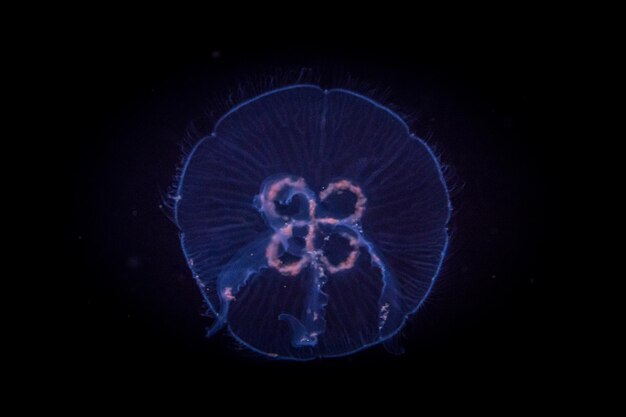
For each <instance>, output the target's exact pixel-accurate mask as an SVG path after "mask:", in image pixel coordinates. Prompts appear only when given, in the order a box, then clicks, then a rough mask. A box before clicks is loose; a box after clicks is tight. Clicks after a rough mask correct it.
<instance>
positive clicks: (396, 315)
mask: <svg viewBox="0 0 626 417" xmlns="http://www.w3.org/2000/svg"><path fill="white" fill-rule="evenodd" d="M450 211H451V209H450V201H449V196H448V191H447V188H446V184H445V181H444V179H443V175H442V172H441V167H440V165H439V163H438V161H437V159H436V158H435V156H434V155H433V153H432V152H431V150H430V149H429V148H428V146H427V145H426V144H425V143H424V142H423V141H422V140H420V139H419V138H417V137H416V136H414V135H413V134H411V133H410V132H409V129H408V127H407V125H406V124H405V123H404V121H403V120H402V119H401V118H400V117H399V116H397V115H396V114H395V113H393V112H392V111H391V110H389V109H387V108H386V107H384V106H382V105H380V104H378V103H376V102H374V101H372V100H371V99H369V98H367V97H364V96H362V95H359V94H356V93H354V92H351V91H347V90H339V89H336V90H322V89H321V88H319V87H317V86H313V85H295V86H291V87H286V88H281V89H277V90H273V91H270V92H268V93H266V94H263V95H261V96H258V97H256V98H253V99H251V100H249V101H246V102H245V103H243V104H241V105H239V106H237V107H235V108H234V109H232V110H231V111H230V112H228V113H227V114H226V115H225V116H223V117H222V118H221V119H220V120H219V121H218V122H217V123H216V125H215V128H214V131H213V133H212V134H211V135H210V136H207V137H205V138H203V139H202V140H201V141H200V142H198V144H197V145H196V146H195V147H194V149H193V150H192V152H191V153H190V154H189V155H188V157H187V159H186V162H185V165H184V168H183V171H182V174H181V177H180V182H179V185H178V189H177V192H176V195H175V218H176V222H177V224H178V226H179V228H180V236H181V241H182V247H183V250H184V253H185V256H186V257H187V260H188V263H189V266H190V268H191V270H192V272H193V276H194V278H195V279H196V281H197V282H198V285H199V286H200V289H201V291H202V294H203V296H204V298H205V299H206V301H207V304H208V305H209V307H210V308H211V310H212V312H213V314H214V315H215V318H216V320H215V322H214V324H213V327H212V328H211V329H209V335H213V334H215V333H216V332H219V331H220V330H222V329H227V330H228V331H229V332H230V333H231V334H232V335H233V336H234V337H235V338H236V339H237V340H238V341H240V342H241V343H242V344H243V345H245V346H246V347H248V348H250V349H252V350H254V351H256V352H259V353H262V354H264V355H267V356H269V357H274V358H282V359H293V360H307V359H312V358H315V357H329V356H342V355H347V354H350V353H353V352H356V351H358V350H361V349H363V348H365V347H368V346H372V345H375V344H378V343H381V342H383V341H385V340H387V339H389V338H391V337H392V336H394V335H395V334H396V333H397V332H398V331H400V329H401V328H402V327H403V325H404V323H405V322H406V320H407V317H408V316H410V315H411V314H413V313H415V312H416V311H417V309H418V308H419V307H420V305H421V304H422V303H423V302H424V300H425V299H426V297H427V296H428V294H429V292H430V290H431V288H432V286H433V283H434V281H435V279H436V278H437V275H438V273H439V270H440V267H441V264H442V261H443V258H444V255H445V252H446V247H447V242H448V234H447V222H448V220H449V217H450Z"/></svg>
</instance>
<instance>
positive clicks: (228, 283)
mask: <svg viewBox="0 0 626 417" xmlns="http://www.w3.org/2000/svg"><path fill="white" fill-rule="evenodd" d="M270 239H271V238H270V236H269V235H268V234H265V235H264V236H263V237H261V238H259V239H257V240H255V241H254V242H251V243H249V244H248V245H246V246H244V247H243V248H242V249H241V250H240V251H239V252H237V254H236V255H235V256H233V258H232V260H231V261H230V262H229V263H228V264H227V267H226V268H224V269H223V270H222V272H221V273H220V274H219V275H218V277H217V289H218V295H219V302H220V305H219V311H218V313H217V320H216V321H215V322H214V323H213V325H212V326H211V327H210V328H209V329H208V331H207V335H208V336H211V335H214V334H215V333H217V332H218V331H219V330H220V329H221V328H222V327H224V325H225V324H226V323H227V322H228V310H229V307H230V304H231V303H232V302H234V301H236V299H237V297H236V296H237V293H238V292H239V291H240V290H241V289H242V288H243V287H244V286H245V285H246V283H247V282H248V280H250V279H251V277H252V276H254V275H255V274H258V273H259V271H261V269H262V268H267V257H266V253H265V252H266V248H267V246H268V244H269V242H270Z"/></svg>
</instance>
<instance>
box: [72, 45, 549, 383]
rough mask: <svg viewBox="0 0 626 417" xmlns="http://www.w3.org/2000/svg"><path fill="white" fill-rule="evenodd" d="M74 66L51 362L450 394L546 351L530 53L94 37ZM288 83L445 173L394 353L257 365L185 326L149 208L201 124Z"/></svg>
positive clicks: (154, 210) (539, 95)
mask: <svg viewBox="0 0 626 417" xmlns="http://www.w3.org/2000/svg"><path fill="white" fill-rule="evenodd" d="M74 62H75V64H74V65H72V68H71V69H69V70H68V73H67V74H66V76H67V79H68V80H69V81H68V83H69V84H68V85H67V86H66V87H67V88H68V90H71V91H72V93H73V95H72V97H75V100H74V101H73V103H72V104H71V106H70V107H69V108H68V112H69V113H71V116H72V120H74V121H75V122H74V126H73V130H72V131H71V132H68V137H71V139H72V140H71V145H68V146H67V147H66V149H64V157H65V158H66V159H64V160H63V163H62V164H61V166H62V168H61V171H62V172H63V174H64V175H66V178H65V185H66V189H68V190H69V192H70V196H69V200H68V201H69V209H68V210H67V211H65V213H64V217H63V219H64V220H65V221H66V222H67V227H65V228H64V230H65V233H66V239H67V242H68V243H69V245H70V251H69V253H68V254H67V255H66V256H68V258H69V259H70V260H71V262H70V266H69V270H68V274H67V277H68V282H71V287H72V289H71V292H70V293H69V302H68V304H67V306H66V307H68V310H69V311H71V314H68V315H67V316H65V318H64V321H65V322H66V324H68V325H69V329H70V331H71V339H70V340H71V342H72V343H71V344H70V345H69V347H68V348H67V349H66V353H67V354H68V355H69V357H70V358H71V359H72V360H73V361H74V362H76V363H77V364H78V368H79V369H80V370H81V372H84V373H85V374H86V375H92V376H94V375H100V374H102V373H108V372H116V373H117V374H118V375H121V376H126V377H129V378H132V377H139V376H140V375H141V376H142V377H145V376H146V375H164V374H170V373H174V374H176V375H178V376H179V377H180V378H188V379H193V378H205V377H208V376H209V375H212V374H214V373H218V374H219V375H239V376H240V377H245V378H252V379H254V378H258V379H259V380H266V379H268V378H270V379H271V378H276V379H281V378H283V377H285V376H288V377H306V378H308V377H310V376H316V377H322V378H328V379H329V380H339V381H341V380H343V378H346V377H349V376H354V375H358V376H359V378H361V376H362V377H363V378H366V381H367V380H369V378H373V379H374V380H376V379H378V380H380V381H389V380H393V378H395V376H397V375H401V374H402V375H406V374H413V375H416V377H417V376H419V378H424V379H425V380H431V381H434V380H435V378H441V380H442V381H447V382H453V381H459V378H462V379H463V380H471V379H472V378H473V376H472V375H482V376H485V375H490V376H493V377H496V378H498V380H501V379H502V378H506V379H514V378H516V377H517V376H518V375H521V374H523V375H533V374H534V375H535V376H537V375H541V374H542V373H543V372H544V371H545V370H546V367H549V366H548V365H546V364H549V363H550V362H551V361H552V360H553V358H554V356H555V355H557V353H558V352H557V348H556V344H555V342H556V341H557V339H558V335H557V333H558V330H557V329H556V328H555V323H554V318H553V312H554V311H553V310H554V309H555V307H552V306H553V305H554V303H553V298H552V294H551V291H550V288H551V287H552V286H553V283H552V279H553V268H552V267H551V265H550V262H551V257H550V250H551V248H552V240H553V239H554V236H553V233H552V232H551V228H549V227H548V222H549V220H550V218H551V214H550V213H551V205H550V203H549V201H548V197H549V196H550V193H549V191H550V190H551V188H552V186H553V180H552V177H551V175H550V172H549V169H548V162H549V158H550V155H551V153H552V151H553V149H554V148H556V146H557V144H556V143H554V142H553V141H552V142H551V141H547V140H546V138H545V137H544V135H543V133H542V132H543V130H542V126H541V125H540V120H542V119H541V116H540V114H539V113H540V112H539V109H540V108H541V107H542V105H543V92H544V90H543V89H544V88H545V85H546V83H547V82H548V80H547V79H546V77H547V75H545V74H544V72H543V71H544V69H543V68H542V66H541V65H540V63H539V62H538V61H537V60H534V59H533V57H532V56H529V55H528V54H526V55H516V54H510V56H508V57H506V58H504V57H502V56H499V57H497V58H494V57H491V59H483V58H482V57H477V56H470V55H468V56H459V57H457V59H453V60H451V61H450V63H448V64H435V63H432V62H429V60H428V59H426V58H424V57H423V56H422V55H421V53H420V50H419V49H418V48H417V47H415V48H412V47H398V48H396V49H389V48H388V47H386V48H382V47H380V48H379V47H377V46H375V45H368V46H367V47H365V46H359V47H355V46H354V45H352V46H351V45H342V46H341V47H326V46H321V45H311V44H307V45H288V46H286V45H282V46H279V47H269V46H268V47H264V48H249V49H246V48H241V47H236V46H232V45H226V44H219V43H215V44H211V43H210V42H209V43H207V44H204V45H202V47H200V48H196V49H193V50H189V49H181V48H179V47H177V46H165V45H146V44H143V43H142V44H134V43H128V44H119V43H116V44H112V45H109V44H107V43H106V42H103V43H101V44H97V45H92V47H91V48H90V49H89V51H87V52H84V53H82V55H80V57H79V59H76V60H75V61H74ZM298 80H300V81H312V82H318V83H320V84H322V86H324V87H328V88H332V87H346V88H351V89H355V90H357V91H359V92H361V93H365V94H367V95H371V96H372V97H374V98H375V99H378V100H379V101H381V102H383V103H384V104H387V105H390V106H392V108H394V109H396V110H398V111H399V112H400V113H402V114H403V115H405V116H406V117H407V119H408V120H409V122H410V125H411V127H412V129H413V131H414V132H415V133H416V134H418V135H419V136H421V137H424V138H426V139H427V141H428V143H429V144H430V145H431V146H432V147H433V148H434V149H435V150H436V153H437V154H438V155H439V156H440V159H441V161H442V163H443V164H444V165H445V167H446V175H447V178H448V181H449V185H450V187H451V193H452V202H453V206H454V213H453V217H452V221H451V225H450V231H451V236H452V238H451V244H450V250H449V253H448V257H447V258H446V261H445V264H444V268H443V270H442V273H441V277H440V279H439V281H438V282H437V284H436V286H435V289H434V291H433V293H432V295H431V296H430V298H429V299H428V301H427V302H426V304H425V306H424V308H423V309H422V310H421V311H420V312H419V313H418V314H417V315H416V317H415V318H414V319H413V320H411V321H410V323H409V325H408V326H407V327H406V330H405V331H403V332H402V336H401V344H402V345H403V346H404V348H405V351H406V352H405V353H404V354H403V355H400V356H394V355H391V354H389V353H387V352H386V351H385V350H384V349H383V348H382V347H374V348H371V349H368V350H366V351H363V352H361V353H358V354H355V355H352V356H349V357H344V358H338V359H330V360H316V361H312V362H308V363H290V362H275V361H268V360H266V359H264V358H260V357H258V356H256V355H255V354H253V353H250V352H249V351H246V350H241V349H239V348H238V347H237V345H236V344H235V342H234V341H232V340H231V339H230V338H229V337H228V336H227V335H226V334H224V333H222V334H220V335H219V336H217V337H214V338H212V339H208V340H207V339H206V338H205V337H204V331H205V328H206V327H207V326H208V325H209V324H210V323H211V319H210V318H207V317H203V316H202V313H203V311H204V308H203V305H202V299H201V296H200V294H199V292H198V290H197V289H196V287H195V284H194V282H193V281H192V279H191V276H190V272H189V270H188V269H187V266H186V264H185V260H184V258H183V255H182V252H181V249H180V245H179V241H178V235H177V229H176V227H175V225H174V224H173V223H172V222H171V221H170V219H169V218H168V210H167V208H166V207H163V201H164V200H166V197H167V194H168V191H169V190H170V186H171V185H172V183H173V181H174V178H175V175H176V168H177V166H179V165H180V162H181V157H182V156H183V151H184V150H185V149H188V147H189V145H190V144H192V143H193V142H194V141H195V140H197V139H198V138H200V137H201V136H202V135H203V134H206V133H209V132H210V129H211V122H212V121H213V120H215V119H216V118H217V117H219V116H220V115H221V114H223V113H224V112H225V111H226V110H227V109H228V108H229V107H230V106H231V105H232V103H237V102H239V101H241V99H244V98H248V97H251V96H254V95H255V94H257V93H259V92H262V91H264V90H266V89H267V88H269V87H271V86H281V85H285V84H289V83H293V82H296V81H298ZM68 143H70V142H69V141H68ZM218 370H219V371H218ZM121 378H122V377H121ZM283 380H284V379H283Z"/></svg>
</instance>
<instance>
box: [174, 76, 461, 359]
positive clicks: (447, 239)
mask: <svg viewBox="0 0 626 417" xmlns="http://www.w3.org/2000/svg"><path fill="white" fill-rule="evenodd" d="M296 89H311V90H317V91H319V92H321V93H323V94H324V95H326V96H327V95H330V94H333V93H341V94H346V95H349V96H352V97H356V98H358V99H361V100H364V101H365V102H367V103H369V104H370V105H372V106H374V107H376V108H378V109H380V110H383V111H384V112H386V113H387V114H388V115H390V116H391V117H392V118H393V119H395V120H396V121H397V122H399V123H400V124H401V126H403V128H404V131H405V133H406V135H407V136H408V138H407V139H413V140H417V141H418V142H419V143H420V145H421V146H422V148H425V149H426V151H427V153H428V155H429V156H430V160H431V161H433V162H434V164H435V168H436V172H437V177H438V180H439V184H440V185H441V187H442V190H443V193H444V196H445V201H446V213H445V220H444V222H443V225H444V229H443V231H444V236H443V242H442V243H443V246H442V249H441V252H440V256H439V260H438V263H437V266H436V268H435V270H434V273H433V275H432V277H431V279H430V283H429V284H428V288H427V289H426V291H425V292H424V295H423V296H422V298H421V300H420V301H419V302H418V303H417V304H416V306H415V307H414V308H413V309H412V310H410V311H408V312H406V313H405V314H404V316H403V317H402V320H401V322H400V324H399V325H398V326H397V327H396V328H395V329H394V330H393V331H391V332H389V333H388V334H387V335H386V336H382V335H381V336H380V337H379V338H378V339H376V340H374V341H372V342H370V343H367V344H364V345H362V346H360V347H358V348H356V349H353V350H351V351H345V352H340V353H336V354H314V355H311V356H310V357H295V356H284V355H276V354H274V353H272V352H266V351H263V350H261V349H258V348H256V347H254V346H252V345H251V344H249V343H247V342H245V341H244V340H243V339H242V338H241V337H239V335H237V334H236V333H235V332H234V331H233V329H232V328H231V326H230V324H229V323H228V321H226V322H225V325H226V326H225V327H227V328H228V330H229V333H230V335H231V336H232V337H233V338H235V340H237V341H238V342H239V343H241V344H242V345H243V346H245V347H246V348H248V349H250V350H251V351H253V352H256V353H258V354H261V355H263V356H264V357H269V358H271V359H277V360H289V361H309V360H314V359H317V358H332V357H341V356H346V355H350V354H353V353H356V352H359V351H361V350H364V349H367V348H369V347H372V346H375V345H378V344H382V343H384V342H385V341H387V340H389V339H391V338H393V337H395V336H396V335H397V334H398V333H399V332H400V331H401V330H402V329H403V328H404V326H405V324H406V322H407V321H408V320H409V319H410V318H411V316H413V315H414V314H415V313H416V312H417V311H418V310H419V309H420V308H421V307H422V306H423V304H424V302H425V301H426V299H427V298H428V297H429V295H430V293H431V292H432V289H433V287H434V284H435V282H436V281H437V279H438V278H439V275H440V273H441V269H442V266H443V262H444V259H445V257H446V253H447V250H448V246H449V242H450V236H449V233H448V227H447V226H448V223H449V221H450V218H451V215H452V210H453V208H452V202H451V200H450V191H449V189H448V185H447V184H446V181H445V179H444V173H443V169H442V166H441V163H440V161H439V158H437V156H436V155H435V154H434V152H433V150H432V149H431V147H430V146H428V144H427V143H426V142H425V141H424V140H423V139H421V138H420V137H418V136H417V135H415V134H414V133H412V132H411V130H410V128H409V126H408V124H407V123H406V121H405V120H404V119H403V118H402V117H400V116H399V115H398V114H397V113H396V112H394V111H392V110H391V109H389V108H388V107H386V106H384V105H382V104H381V103H378V102H376V101H375V100H373V99H371V98H369V97H366V96H364V95H362V94H360V93H357V92H354V91H350V90H347V89H343V88H334V89H323V88H321V87H320V86H318V85H314V84H294V85H289V86H285V87H280V88H276V89H272V90H270V91H267V92H265V93H263V94H260V95H257V96H255V97H252V98H250V99H248V100H245V101H243V102H241V103H239V104H238V105H236V106H234V107H232V108H231V109H230V110H229V111H227V112H226V113H225V114H224V115H223V116H221V117H220V118H219V119H218V120H217V122H216V123H215V125H214V127H213V131H212V133H211V134H209V135H207V136H204V137H202V138H201V139H200V140H198V142H197V143H196V144H195V145H194V146H193V147H192V149H191V151H190V152H189V153H188V154H187V155H186V157H185V160H184V163H183V166H182V168H181V170H180V174H179V178H178V182H177V185H176V191H175V196H174V207H173V208H174V216H173V218H174V220H175V223H176V225H177V227H178V229H179V237H180V242H181V247H182V250H183V254H184V256H185V259H186V260H187V261H188V262H187V264H188V266H189V268H190V270H191V272H192V275H193V278H194V280H195V281H196V283H197V285H198V287H199V288H200V290H201V293H202V295H203V298H204V300H205V301H206V304H207V305H208V306H209V308H210V310H211V312H212V313H213V315H214V316H215V317H219V316H220V315H221V314H220V311H219V310H218V308H217V306H214V305H213V302H212V301H211V300H210V298H209V296H208V294H207V293H206V289H205V285H204V284H203V283H202V282H201V281H200V279H199V276H198V274H197V272H196V271H195V269H194V266H193V264H192V263H191V262H190V260H191V258H190V257H189V255H188V253H187V249H186V243H185V232H184V231H183V229H182V226H181V222H180V217H179V214H180V213H179V205H180V203H181V201H182V199H183V187H184V181H185V178H186V176H187V175H186V174H187V170H188V168H189V164H190V162H191V160H192V159H193V157H194V154H195V153H196V151H197V150H198V148H199V147H200V146H201V145H202V144H203V143H204V142H205V141H207V140H211V139H214V140H215V139H217V138H218V136H217V131H218V129H219V127H220V125H221V124H222V123H223V121H224V120H226V119H227V118H228V117H229V116H231V115H232V114H234V113H235V112H237V111H238V110H240V109H242V108H244V107H245V106H247V105H250V104H251V103H254V102H256V101H258V100H260V99H263V98H265V97H269V96H272V95H274V94H278V93H281V92H284V91H289V90H296ZM253 197H254V196H253ZM251 204H253V201H251Z"/></svg>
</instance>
